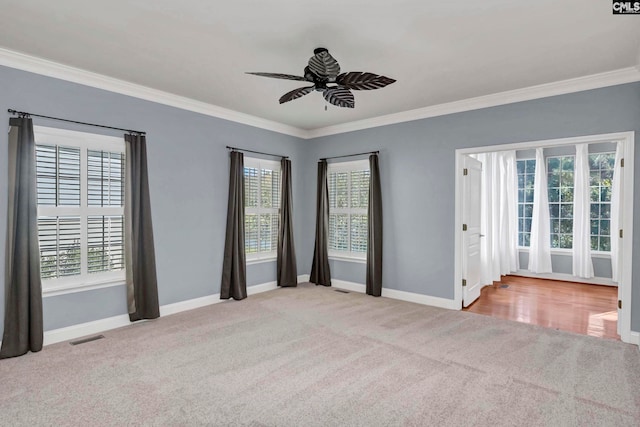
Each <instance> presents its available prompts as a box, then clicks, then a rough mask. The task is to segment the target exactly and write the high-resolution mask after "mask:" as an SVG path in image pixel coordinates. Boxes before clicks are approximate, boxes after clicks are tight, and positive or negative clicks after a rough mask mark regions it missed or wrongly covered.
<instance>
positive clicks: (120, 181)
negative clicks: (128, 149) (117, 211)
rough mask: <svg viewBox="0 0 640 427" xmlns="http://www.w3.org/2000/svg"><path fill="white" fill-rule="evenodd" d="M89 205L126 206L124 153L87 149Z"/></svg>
mask: <svg viewBox="0 0 640 427" xmlns="http://www.w3.org/2000/svg"><path fill="white" fill-rule="evenodd" d="M87 202H88V204H89V206H124V155H123V154H122V153H110V152H107V151H92V150H89V151H87Z"/></svg>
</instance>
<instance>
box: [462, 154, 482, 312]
mask: <svg viewBox="0 0 640 427" xmlns="http://www.w3.org/2000/svg"><path fill="white" fill-rule="evenodd" d="M462 164H463V168H464V170H463V177H462V178H463V184H462V188H463V190H462V223H463V226H462V284H463V287H462V301H463V302H462V305H463V306H464V307H469V305H471V303H473V302H474V301H475V300H477V299H478V297H480V289H481V288H482V283H481V278H482V261H481V258H482V251H481V248H482V245H481V242H480V239H481V237H482V235H481V234H480V225H481V194H480V193H481V188H482V163H481V162H480V161H479V160H476V159H474V158H472V157H469V156H463V161H462Z"/></svg>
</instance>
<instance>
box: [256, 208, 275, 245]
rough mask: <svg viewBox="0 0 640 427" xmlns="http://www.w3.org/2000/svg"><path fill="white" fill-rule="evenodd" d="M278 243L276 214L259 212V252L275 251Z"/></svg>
mask: <svg viewBox="0 0 640 427" xmlns="http://www.w3.org/2000/svg"><path fill="white" fill-rule="evenodd" d="M277 245H278V215H272V214H260V252H272V251H275V250H276V248H277Z"/></svg>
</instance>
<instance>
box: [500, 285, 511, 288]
mask: <svg viewBox="0 0 640 427" xmlns="http://www.w3.org/2000/svg"><path fill="white" fill-rule="evenodd" d="M500 287H501V288H502V289H507V288H508V287H509V285H500Z"/></svg>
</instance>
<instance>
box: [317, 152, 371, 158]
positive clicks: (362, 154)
mask: <svg viewBox="0 0 640 427" xmlns="http://www.w3.org/2000/svg"><path fill="white" fill-rule="evenodd" d="M379 152H380V151H367V152H365V153H357V154H345V155H344V156H333V157H323V158H321V159H320V160H331V159H339V158H342V157H355V156H364V155H365V154H378V153H379Z"/></svg>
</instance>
